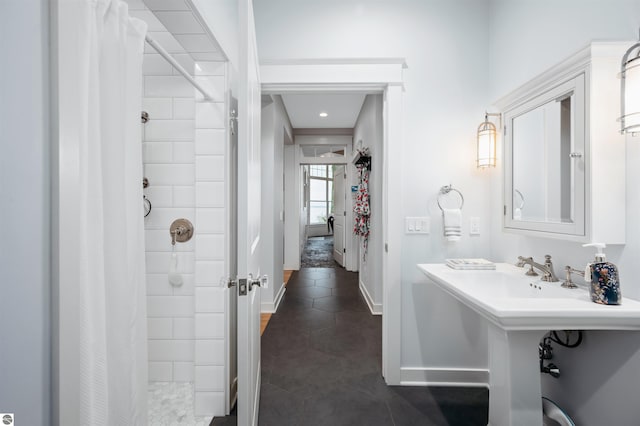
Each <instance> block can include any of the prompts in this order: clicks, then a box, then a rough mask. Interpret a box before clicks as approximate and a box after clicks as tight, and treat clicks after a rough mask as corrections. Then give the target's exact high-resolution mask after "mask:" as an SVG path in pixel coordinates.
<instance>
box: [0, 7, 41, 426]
mask: <svg viewBox="0 0 640 426" xmlns="http://www.w3.org/2000/svg"><path fill="white" fill-rule="evenodd" d="M48 5H49V2H48V1H45V0H27V1H3V2H0V58H2V60H1V61H2V63H1V64H0V146H1V147H2V155H1V156H0V221H1V223H3V224H4V230H3V234H4V235H3V238H2V243H1V244H0V265H1V269H2V271H3V277H2V284H1V285H0V300H2V308H0V342H1V343H0V412H3V413H15V415H16V422H17V424H25V425H26V424H29V425H47V424H50V421H51V408H52V406H51V399H50V398H51V380H50V374H51V368H50V364H51V357H50V353H51V329H50V326H51V313H50V308H49V306H50V303H51V290H50V289H51V281H50V277H51V262H50V255H51V250H50V244H51V240H50V232H51V225H50V214H51V208H50V190H51V188H50V185H51V178H50V173H51V169H50V157H51V154H52V153H51V151H50V146H51V141H50V138H49V134H50V129H49V111H50V109H49V87H50V85H49V62H48V61H49V40H50V38H49V6H48Z"/></svg>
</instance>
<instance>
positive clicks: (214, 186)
mask: <svg viewBox="0 0 640 426" xmlns="http://www.w3.org/2000/svg"><path fill="white" fill-rule="evenodd" d="M195 69H196V74H197V75H198V77H197V81H198V82H199V83H200V84H202V85H203V86H204V87H206V88H207V90H208V91H209V93H210V94H211V96H212V97H213V102H204V101H202V97H201V96H199V94H196V100H197V101H196V104H195V110H194V116H195V124H196V125H195V133H194V138H195V143H194V151H195V152H194V154H195V206H196V223H197V224H198V229H199V231H198V234H197V235H196V237H195V247H196V248H195V256H196V260H195V293H194V294H195V320H194V323H195V324H194V325H195V327H194V329H195V337H196V344H195V346H196V354H195V362H194V365H195V376H194V380H195V399H194V401H195V414H196V415H197V416H203V415H220V414H224V410H225V395H226V393H225V389H227V388H228V385H227V384H226V379H225V369H224V364H225V350H226V349H225V337H226V336H225V335H226V333H225V308H226V306H227V298H228V296H229V291H228V290H227V287H226V285H222V284H221V280H222V279H224V278H225V277H226V275H225V270H227V268H226V267H225V262H226V261H227V259H225V255H226V253H227V247H228V245H227V241H226V239H227V237H228V235H227V234H226V233H225V230H226V216H227V210H226V207H227V206H226V202H225V200H226V195H227V194H226V191H225V163H226V157H225V154H226V141H227V136H226V132H225V124H226V117H227V116H228V114H226V110H227V108H226V106H225V103H224V101H225V93H226V92H227V88H226V86H225V81H226V78H225V65H224V64H223V63H222V64H220V63H202V62H196V64H195ZM198 100H199V101H198Z"/></svg>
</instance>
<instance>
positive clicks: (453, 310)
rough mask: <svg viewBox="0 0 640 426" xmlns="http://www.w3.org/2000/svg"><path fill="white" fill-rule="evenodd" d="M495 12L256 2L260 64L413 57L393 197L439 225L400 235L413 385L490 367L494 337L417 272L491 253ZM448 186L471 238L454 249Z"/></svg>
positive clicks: (465, 7) (471, 7)
mask: <svg viewBox="0 0 640 426" xmlns="http://www.w3.org/2000/svg"><path fill="white" fill-rule="evenodd" d="M486 7H487V2H484V1H476V0H460V1H455V2H443V1H437V0H400V1H394V2H344V1H338V0H331V1H325V2H321V3H320V2H299V1H295V0H256V1H255V2H254V11H255V17H256V27H257V30H256V31H257V37H258V52H259V55H260V58H261V60H265V59H271V58H274V59H287V58H362V57H365V58H371V57H395V58H397V57H404V58H406V62H407V64H408V69H407V70H405V73H404V80H405V83H406V84H405V89H406V90H405V92H404V93H403V106H402V108H403V128H402V130H403V140H402V146H400V147H399V148H401V149H402V158H403V161H402V163H403V171H402V173H403V175H402V187H401V188H391V189H390V190H394V191H401V193H402V198H403V204H402V209H403V211H404V215H405V216H430V217H431V219H432V229H431V234H430V235H428V236H416V235H412V236H404V237H403V239H402V259H403V263H402V301H403V306H402V312H403V318H402V322H403V330H401V333H402V365H403V366H404V367H405V368H406V369H407V370H406V372H407V376H410V377H407V379H409V378H415V377H416V376H421V375H422V372H423V371H422V370H421V368H438V367H441V368H444V369H449V368H458V367H459V368H470V369H472V368H486V367H487V358H486V355H482V354H485V353H486V350H483V346H482V345H483V343H482V342H484V341H485V340H486V339H485V340H483V338H482V337H483V336H485V337H486V334H485V333H486V329H485V328H484V327H483V326H482V324H480V323H479V322H478V321H476V320H473V319H472V320H471V321H469V324H466V323H465V324H463V325H460V323H461V318H463V317H465V316H472V315H473V314H471V313H469V312H468V311H467V310H466V308H464V307H462V306H460V305H458V304H456V303H454V302H452V301H451V300H450V299H449V298H448V297H447V296H446V295H444V294H441V293H440V292H439V290H437V289H436V288H435V287H433V286H431V285H429V284H427V283H426V279H425V278H424V276H423V275H422V274H421V273H420V272H419V271H418V269H417V268H416V266H415V265H416V264H417V263H425V262H438V261H442V260H443V259H444V258H447V257H482V256H485V257H486V256H488V254H489V233H488V231H489V220H490V214H489V211H490V210H489V207H490V206H489V200H488V199H487V194H488V193H489V180H490V177H491V172H489V173H487V172H486V171H478V170H477V169H476V168H475V132H476V129H477V126H478V124H479V123H480V122H481V121H482V119H483V113H484V111H485V109H486V108H488V103H487V99H488V96H487V94H488V76H489V74H488V70H489V60H488V57H487V46H488V42H489V25H488V21H489V15H488V11H487V8H486ZM327 28H331V31H327V30H326V29H327ZM470 64H472V66H470ZM390 148H391V149H393V148H394V147H390ZM450 183H451V184H453V185H454V186H455V187H456V188H458V189H460V191H462V192H463V194H464V196H465V208H464V211H463V232H464V235H463V238H462V240H461V241H460V242H458V243H453V244H451V243H446V242H445V241H444V239H443V237H442V222H441V213H440V211H439V210H438V208H437V207H434V206H435V200H436V195H437V192H438V189H439V188H440V187H441V186H443V185H447V184H450ZM471 216H477V217H480V224H481V235H480V236H477V237H475V236H474V237H470V236H469V235H468V233H467V230H468V226H467V225H468V220H469V218H470V217H471ZM445 341H446V342H447V343H450V345H451V346H452V347H453V348H454V350H453V355H452V354H451V353H452V350H451V349H450V347H449V348H447V349H445V345H444V344H443V342H445ZM485 347H486V345H485ZM478 354H481V355H478Z"/></svg>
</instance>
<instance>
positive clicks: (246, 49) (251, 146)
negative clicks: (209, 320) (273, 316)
mask: <svg viewBox="0 0 640 426" xmlns="http://www.w3.org/2000/svg"><path fill="white" fill-rule="evenodd" d="M238 11H239V27H240V44H239V47H240V49H239V52H240V61H239V62H240V63H239V67H238V73H239V83H238V94H239V96H238V282H237V285H236V287H235V288H236V289H237V291H238V311H237V312H238V317H237V320H238V323H237V326H238V334H237V336H238V425H242V426H254V425H257V424H258V408H259V405H260V404H259V402H260V287H258V286H254V285H252V283H251V280H250V279H249V280H247V278H250V277H251V275H253V277H254V278H255V277H257V276H259V274H260V263H259V259H260V109H261V101H260V79H259V68H258V55H257V50H256V41H255V33H254V22H253V9H252V4H251V0H242V1H240V2H239V8H238Z"/></svg>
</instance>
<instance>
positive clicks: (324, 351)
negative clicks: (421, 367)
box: [212, 268, 489, 426]
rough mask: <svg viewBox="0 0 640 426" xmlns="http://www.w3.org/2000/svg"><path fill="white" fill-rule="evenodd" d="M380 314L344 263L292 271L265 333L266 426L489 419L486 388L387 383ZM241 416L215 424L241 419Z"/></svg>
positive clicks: (262, 404)
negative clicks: (371, 308)
mask: <svg viewBox="0 0 640 426" xmlns="http://www.w3.org/2000/svg"><path fill="white" fill-rule="evenodd" d="M381 320H382V318H381V317H380V316H373V315H371V314H370V312H369V309H368V307H367V305H366V303H365V301H364V299H362V297H361V295H360V293H359V290H358V275H357V274H356V273H351V272H346V271H345V270H344V269H342V268H335V269H334V268H304V269H301V270H300V271H297V272H294V273H293V275H292V277H291V279H290V280H289V283H288V285H287V291H286V293H285V296H284V299H283V301H282V303H281V304H280V307H279V309H278V312H277V313H276V314H274V315H273V316H272V317H271V320H270V321H269V324H268V326H267V329H266V331H265V333H264V335H263V336H262V387H261V401H260V418H259V424H260V425H262V426H287V425H300V426H314V425H326V426H339V425H345V426H346V425H350V426H353V425H363V426H364V425H367V426H375V425H389V426H400V425H411V426H415V425H460V426H463V425H464V426H472V425H486V424H487V415H488V398H489V396H488V391H487V390H486V389H478V388H446V387H437V388H434V387H432V388H427V387H405V386H386V384H385V382H384V379H383V378H382V374H381V363H382V358H381V357H382V345H381V342H382V334H381V333H382V330H381V328H382V321H381ZM235 424H236V418H235V417H231V416H230V417H224V418H217V419H215V420H214V421H213V422H212V425H216V426H220V425H235Z"/></svg>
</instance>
